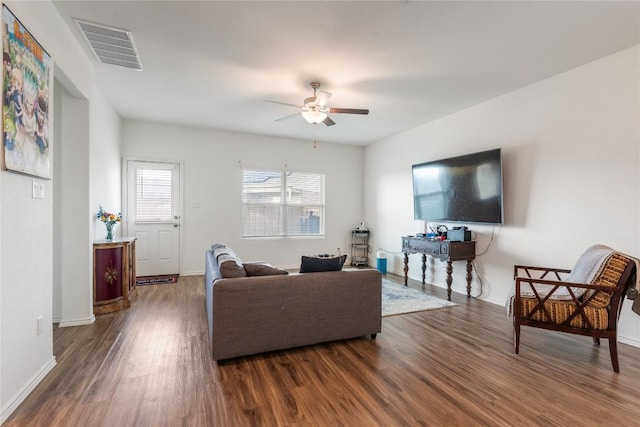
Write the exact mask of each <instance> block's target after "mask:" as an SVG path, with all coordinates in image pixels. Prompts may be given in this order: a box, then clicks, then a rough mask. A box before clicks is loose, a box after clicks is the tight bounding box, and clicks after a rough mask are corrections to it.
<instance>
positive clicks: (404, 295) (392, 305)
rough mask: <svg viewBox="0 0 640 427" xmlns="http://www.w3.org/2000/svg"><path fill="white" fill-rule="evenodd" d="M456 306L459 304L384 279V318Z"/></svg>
mask: <svg viewBox="0 0 640 427" xmlns="http://www.w3.org/2000/svg"><path fill="white" fill-rule="evenodd" d="M455 305H457V304H454V303H452V302H449V301H447V300H443V299H440V298H437V297H434V296H431V295H427V294H425V293H424V292H422V291H419V290H417V289H414V288H411V287H409V286H404V285H400V284H398V283H395V282H392V281H391V280H389V279H386V278H384V277H383V278H382V317H386V316H395V315H397V314H405V313H414V312H416V311H424V310H434V309H437V308H445V307H453V306H455Z"/></svg>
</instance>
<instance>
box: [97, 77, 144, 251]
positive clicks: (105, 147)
mask: <svg viewBox="0 0 640 427" xmlns="http://www.w3.org/2000/svg"><path fill="white" fill-rule="evenodd" d="M133 72H136V71H133ZM91 124H92V126H91V155H90V158H91V166H90V171H91V186H90V188H91V200H90V204H89V209H90V215H91V220H90V225H91V227H92V230H91V237H92V239H93V240H96V239H104V237H105V235H106V228H105V225H104V224H103V223H102V222H100V221H99V220H98V219H97V218H95V215H96V214H97V213H98V205H102V207H103V208H104V209H105V210H106V211H108V212H121V211H122V205H121V203H122V200H121V193H122V191H121V189H122V187H121V183H120V181H121V171H120V169H121V167H122V144H121V137H122V135H121V123H120V116H118V114H117V113H116V112H115V110H114V109H113V107H112V106H111V104H109V102H108V101H107V100H106V98H105V97H104V95H103V94H102V93H101V92H100V91H99V90H98V89H97V88H94V92H93V98H92V100H91ZM121 235H122V234H121V227H120V224H118V225H117V226H116V227H115V228H114V237H117V236H121Z"/></svg>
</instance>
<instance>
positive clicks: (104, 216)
mask: <svg viewBox="0 0 640 427" xmlns="http://www.w3.org/2000/svg"><path fill="white" fill-rule="evenodd" d="M96 218H98V219H99V220H100V221H102V222H104V223H105V225H106V226H107V237H105V239H107V240H113V226H114V225H115V224H116V223H118V222H120V221H122V214H121V213H120V212H118V213H117V214H114V213H110V212H105V211H104V209H102V206H101V205H99V209H98V214H97V215H96Z"/></svg>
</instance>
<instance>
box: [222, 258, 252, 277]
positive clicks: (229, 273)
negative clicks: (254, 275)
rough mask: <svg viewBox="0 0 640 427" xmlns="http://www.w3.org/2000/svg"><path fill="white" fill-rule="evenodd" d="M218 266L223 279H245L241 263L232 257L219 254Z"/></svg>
mask: <svg viewBox="0 0 640 427" xmlns="http://www.w3.org/2000/svg"><path fill="white" fill-rule="evenodd" d="M218 265H219V266H220V274H222V277H224V278H225V279H235V278H238V277H247V272H246V271H245V270H244V266H243V265H242V261H240V259H239V258H238V257H236V256H234V255H230V254H220V256H218Z"/></svg>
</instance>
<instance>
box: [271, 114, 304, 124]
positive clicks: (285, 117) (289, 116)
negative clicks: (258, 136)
mask: <svg viewBox="0 0 640 427" xmlns="http://www.w3.org/2000/svg"><path fill="white" fill-rule="evenodd" d="M299 114H300V113H293V114H289V115H288V116H284V117H280V118H279V119H276V122H282V121H284V120H289V119H292V118H294V117H295V116H297V115H299Z"/></svg>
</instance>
